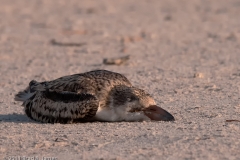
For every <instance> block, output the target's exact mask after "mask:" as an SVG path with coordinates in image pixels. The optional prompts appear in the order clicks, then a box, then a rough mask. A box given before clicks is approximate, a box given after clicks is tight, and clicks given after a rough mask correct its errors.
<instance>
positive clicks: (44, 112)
mask: <svg viewBox="0 0 240 160" xmlns="http://www.w3.org/2000/svg"><path fill="white" fill-rule="evenodd" d="M98 105H99V102H98V100H97V98H96V97H95V96H93V95H91V94H84V93H81V94H77V93H73V92H67V91H63V92H57V91H49V90H47V91H39V92H37V93H36V95H35V96H34V97H33V98H32V99H31V100H28V101H26V102H24V106H25V112H26V114H27V115H28V116H29V117H30V118H32V119H34V120H36V121H40V122H45V123H72V122H76V121H81V120H84V121H85V120H86V119H88V118H90V117H93V116H94V115H95V114H96V112H97V109H98Z"/></svg>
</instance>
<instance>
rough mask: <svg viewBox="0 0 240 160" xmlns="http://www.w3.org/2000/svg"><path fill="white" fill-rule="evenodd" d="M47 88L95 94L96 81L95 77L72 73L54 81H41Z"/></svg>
mask: <svg viewBox="0 0 240 160" xmlns="http://www.w3.org/2000/svg"><path fill="white" fill-rule="evenodd" d="M40 84H41V85H44V86H45V87H46V88H47V89H49V90H53V91H69V92H74V93H89V94H95V88H96V87H95V86H96V83H95V81H94V79H91V78H87V77H83V76H79V75H71V76H65V77H61V78H58V79H55V80H53V81H47V82H41V83H40Z"/></svg>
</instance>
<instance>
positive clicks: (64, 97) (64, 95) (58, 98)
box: [43, 91, 96, 103]
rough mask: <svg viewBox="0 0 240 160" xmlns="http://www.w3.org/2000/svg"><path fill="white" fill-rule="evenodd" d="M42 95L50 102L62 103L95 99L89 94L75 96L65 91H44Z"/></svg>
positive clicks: (75, 94)
mask: <svg viewBox="0 0 240 160" xmlns="http://www.w3.org/2000/svg"><path fill="white" fill-rule="evenodd" d="M43 95H45V97H46V98H47V99H50V100H52V101H55V102H64V103H68V102H77V101H85V100H92V99H96V98H95V96H93V95H91V94H77V93H74V92H67V91H62V92H56V91H44V93H43Z"/></svg>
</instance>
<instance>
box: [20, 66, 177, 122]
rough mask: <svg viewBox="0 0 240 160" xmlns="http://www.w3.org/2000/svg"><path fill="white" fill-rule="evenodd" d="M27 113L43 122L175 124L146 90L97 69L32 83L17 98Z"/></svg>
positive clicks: (123, 77)
mask: <svg viewBox="0 0 240 160" xmlns="http://www.w3.org/2000/svg"><path fill="white" fill-rule="evenodd" d="M15 100H16V101H23V106H24V110H25V113H26V115H27V116H28V117H30V118H31V119H33V120H36V121H39V122H44V123H74V122H86V121H108V122H119V121H148V120H155V121H173V120H174V117H173V116H172V115H171V114H170V113H168V112H167V111H165V110H164V109H162V108H161V107H158V106H157V105H156V103H155V101H154V99H153V98H152V97H151V96H150V95H149V94H148V93H146V92H145V91H144V90H142V89H139V88H136V87H134V86H132V84H131V83H130V82H129V80H128V79H127V78H126V77H125V76H123V75H121V74H119V73H115V72H111V71H106V70H94V71H90V72H86V73H80V74H74V75H69V76H64V77H61V78H58V79H55V80H52V81H45V82H37V81H35V80H32V81H31V82H30V83H29V86H28V87H27V88H26V89H25V90H24V91H21V92H19V93H18V94H16V95H15Z"/></svg>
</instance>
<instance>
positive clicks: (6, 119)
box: [0, 113, 34, 123]
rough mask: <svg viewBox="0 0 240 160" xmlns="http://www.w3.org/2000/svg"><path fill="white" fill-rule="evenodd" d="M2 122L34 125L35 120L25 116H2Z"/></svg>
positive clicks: (0, 119) (0, 117) (14, 114)
mask: <svg viewBox="0 0 240 160" xmlns="http://www.w3.org/2000/svg"><path fill="white" fill-rule="evenodd" d="M0 122H13V123H34V121H33V120H31V119H30V118H28V117H27V116H26V115H24V114H17V113H13V114H0Z"/></svg>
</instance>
